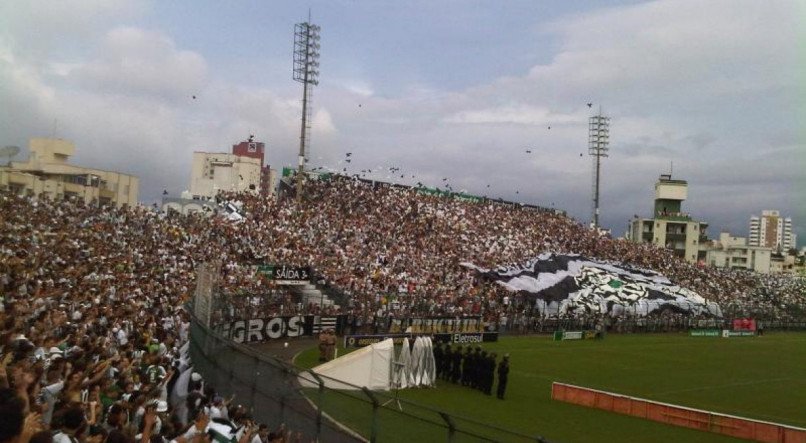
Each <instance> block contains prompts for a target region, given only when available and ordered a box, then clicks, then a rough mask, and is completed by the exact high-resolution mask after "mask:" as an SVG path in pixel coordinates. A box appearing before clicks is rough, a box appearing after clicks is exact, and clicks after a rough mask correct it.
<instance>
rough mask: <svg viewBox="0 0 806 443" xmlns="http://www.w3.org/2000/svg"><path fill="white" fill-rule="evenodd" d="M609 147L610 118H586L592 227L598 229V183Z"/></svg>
mask: <svg viewBox="0 0 806 443" xmlns="http://www.w3.org/2000/svg"><path fill="white" fill-rule="evenodd" d="M608 145H610V117H605V116H603V115H602V108H601V107H600V108H599V113H598V114H597V115H594V116H591V117H589V118H588V155H590V156H591V157H593V227H594V228H598V227H599V183H600V171H601V160H602V157H607V156H608V154H607V152H608V151H609V150H610V148H608Z"/></svg>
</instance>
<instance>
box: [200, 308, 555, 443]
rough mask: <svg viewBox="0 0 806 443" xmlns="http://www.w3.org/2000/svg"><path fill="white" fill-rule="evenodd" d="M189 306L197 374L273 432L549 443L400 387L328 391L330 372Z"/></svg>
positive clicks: (329, 438)
mask: <svg viewBox="0 0 806 443" xmlns="http://www.w3.org/2000/svg"><path fill="white" fill-rule="evenodd" d="M188 311H189V313H191V329H190V357H191V361H192V364H193V367H194V371H196V372H199V373H200V374H202V375H203V376H204V379H205V382H206V383H209V384H210V385H212V386H213V387H215V389H216V390H217V391H218V392H219V393H220V394H221V395H222V396H224V397H229V396H231V395H233V394H234V395H235V396H236V397H235V398H236V400H235V401H236V403H239V404H241V405H243V406H245V407H246V408H247V409H248V410H250V411H251V413H252V415H253V416H254V417H255V419H256V421H258V422H261V423H266V424H267V425H269V427H270V428H272V429H275V428H276V427H278V426H279V425H280V424H285V426H286V428H288V429H291V430H293V431H299V432H302V434H303V436H304V440H303V441H309V440H315V441H321V442H336V443H341V442H357V441H369V442H377V441H382V442H409V441H447V442H498V441H505V442H514V443H520V442H524V443H525V442H547V440H545V439H544V438H542V437H540V436H533V435H532V436H530V435H526V434H521V433H518V432H515V431H512V430H509V429H504V428H500V427H497V426H495V425H493V424H489V423H483V422H479V421H476V420H473V419H468V418H465V417H462V416H457V415H455V414H449V413H447V412H445V411H442V410H439V409H436V408H432V407H428V406H424V405H420V404H418V403H416V402H412V401H409V400H406V399H403V398H397V397H396V396H395V395H394V393H393V392H373V391H369V390H366V389H360V388H358V387H352V389H331V388H328V387H326V386H325V380H323V377H321V376H319V375H316V374H314V373H313V372H311V371H310V370H306V369H302V368H299V367H296V366H294V365H291V364H288V363H286V362H283V361H281V360H279V359H277V358H275V357H273V356H269V355H266V354H263V353H261V352H259V351H257V350H255V349H253V348H250V347H249V346H247V345H245V344H241V343H237V342H234V341H232V340H228V339H227V338H225V337H224V336H222V335H220V334H219V333H218V332H217V331H215V330H213V329H211V328H208V327H207V326H205V325H204V324H202V323H201V322H200V321H199V320H198V318H197V317H195V316H194V315H193V313H194V312H195V311H194V310H192V309H190V310H188ZM301 377H302V378H305V379H306V380H308V381H309V382H313V385H314V386H315V385H317V383H318V385H319V387H318V389H317V388H303V387H301V385H300V383H299V379H300V378H301ZM342 385H344V384H343V383H342ZM398 405H399V406H398Z"/></svg>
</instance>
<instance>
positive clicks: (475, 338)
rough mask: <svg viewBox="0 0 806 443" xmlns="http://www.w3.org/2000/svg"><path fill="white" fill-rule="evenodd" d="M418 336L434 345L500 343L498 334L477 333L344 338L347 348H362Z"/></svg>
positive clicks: (351, 336) (347, 336) (349, 336)
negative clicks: (428, 338)
mask: <svg viewBox="0 0 806 443" xmlns="http://www.w3.org/2000/svg"><path fill="white" fill-rule="evenodd" d="M418 335H420V336H422V335H428V336H431V337H432V340H433V341H434V343H451V344H461V345H465V344H475V343H489V342H495V341H498V333H497V332H476V333H455V334H433V335H430V334H365V335H346V336H344V347H345V348H362V347H364V346H369V345H371V344H374V343H380V342H382V341H384V340H386V339H387V338H391V339H392V340H393V341H394V343H395V345H400V344H402V343H403V339H404V338H406V337H408V338H409V339H414V338H415V337H417V336H418Z"/></svg>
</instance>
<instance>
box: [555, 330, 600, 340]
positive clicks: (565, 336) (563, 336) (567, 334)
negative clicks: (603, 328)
mask: <svg viewBox="0 0 806 443" xmlns="http://www.w3.org/2000/svg"><path fill="white" fill-rule="evenodd" d="M595 338H599V339H600V338H603V337H602V334H600V333H599V332H596V331H554V341H561V340H591V339H595Z"/></svg>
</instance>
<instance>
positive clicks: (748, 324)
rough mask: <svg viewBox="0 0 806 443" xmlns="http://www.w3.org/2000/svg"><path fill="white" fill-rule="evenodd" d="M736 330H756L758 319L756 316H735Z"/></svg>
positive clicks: (734, 327)
mask: <svg viewBox="0 0 806 443" xmlns="http://www.w3.org/2000/svg"><path fill="white" fill-rule="evenodd" d="M733 330H734V331H755V330H756V319H754V318H735V319H733Z"/></svg>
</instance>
